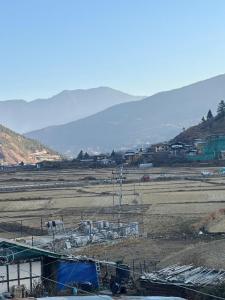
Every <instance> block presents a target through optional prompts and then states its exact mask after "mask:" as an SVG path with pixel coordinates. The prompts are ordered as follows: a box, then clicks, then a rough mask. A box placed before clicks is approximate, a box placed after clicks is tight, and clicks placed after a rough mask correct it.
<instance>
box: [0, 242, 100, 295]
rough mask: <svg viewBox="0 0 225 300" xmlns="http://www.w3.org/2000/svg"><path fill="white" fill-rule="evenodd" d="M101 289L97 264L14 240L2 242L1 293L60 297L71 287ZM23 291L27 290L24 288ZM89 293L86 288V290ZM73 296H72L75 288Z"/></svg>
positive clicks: (0, 248)
mask: <svg viewBox="0 0 225 300" xmlns="http://www.w3.org/2000/svg"><path fill="white" fill-rule="evenodd" d="M87 282H88V283H89V285H90V286H89V288H90V287H91V288H92V289H98V287H99V275H98V270H97V265H96V263H95V261H92V260H88V259H81V258H79V259H76V258H70V257H68V256H65V255H60V254H57V253H54V252H50V251H47V250H43V249H39V248H36V247H33V246H29V245H25V244H21V243H18V242H14V241H11V240H4V239H1V240H0V292H1V293H4V292H11V293H17V292H18V291H20V292H21V293H22V292H23V293H25V292H26V293H27V294H28V295H30V294H34V293H35V290H37V288H38V289H39V290H40V286H41V287H42V288H41V289H42V291H43V293H47V294H54V295H57V294H59V293H61V292H62V291H64V290H68V287H69V286H71V287H72V286H82V285H84V283H87ZM21 287H23V289H22V288H21ZM83 289H85V287H84V288H83ZM69 293H71V294H72V288H71V289H70V291H69ZM20 296H22V295H20Z"/></svg>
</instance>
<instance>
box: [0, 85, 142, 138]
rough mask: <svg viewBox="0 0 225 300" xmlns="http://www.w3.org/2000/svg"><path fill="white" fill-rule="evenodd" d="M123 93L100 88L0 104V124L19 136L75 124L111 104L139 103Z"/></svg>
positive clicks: (134, 97) (1, 102)
mask: <svg viewBox="0 0 225 300" xmlns="http://www.w3.org/2000/svg"><path fill="white" fill-rule="evenodd" d="M141 98H143V97H138V96H137V97H136V96H131V95H128V94H125V93H123V92H120V91H117V90H114V89H111V88H107V87H99V88H93V89H87V90H71V91H68V90H66V91H63V92H61V93H59V94H57V95H55V96H53V97H51V98H48V99H37V100H34V101H31V102H26V101H24V100H7V101H0V111H1V114H0V123H1V124H3V125H5V126H7V127H9V128H11V129H13V130H15V131H17V132H20V133H23V132H27V131H31V130H36V129H40V128H43V127H46V126H50V125H58V124H63V123H67V122H70V121H75V120H78V119H80V118H84V117H87V116H89V115H92V114H94V113H97V112H99V111H101V110H103V109H105V108H108V107H110V106H112V105H115V104H119V103H123V102H127V101H133V100H139V99H141Z"/></svg>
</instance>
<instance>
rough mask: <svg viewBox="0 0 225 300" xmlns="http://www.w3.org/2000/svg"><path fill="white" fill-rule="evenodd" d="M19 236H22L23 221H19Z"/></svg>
mask: <svg viewBox="0 0 225 300" xmlns="http://www.w3.org/2000/svg"><path fill="white" fill-rule="evenodd" d="M20 236H23V220H21V221H20Z"/></svg>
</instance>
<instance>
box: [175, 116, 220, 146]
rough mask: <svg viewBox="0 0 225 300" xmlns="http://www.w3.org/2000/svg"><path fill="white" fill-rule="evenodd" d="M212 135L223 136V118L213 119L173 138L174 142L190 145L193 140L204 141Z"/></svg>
mask: <svg viewBox="0 0 225 300" xmlns="http://www.w3.org/2000/svg"><path fill="white" fill-rule="evenodd" d="M213 134H223V135H225V117H215V118H213V119H210V120H208V121H205V122H202V123H200V124H198V125H195V126H192V127H190V128H188V129H187V130H185V131H184V132H182V133H180V134H179V135H177V136H176V137H175V138H174V141H180V142H184V143H191V142H193V140H194V139H199V138H201V139H204V138H206V137H208V136H210V135H213Z"/></svg>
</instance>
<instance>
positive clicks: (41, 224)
mask: <svg viewBox="0 0 225 300" xmlns="http://www.w3.org/2000/svg"><path fill="white" fill-rule="evenodd" d="M41 234H43V219H42V217H41Z"/></svg>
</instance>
